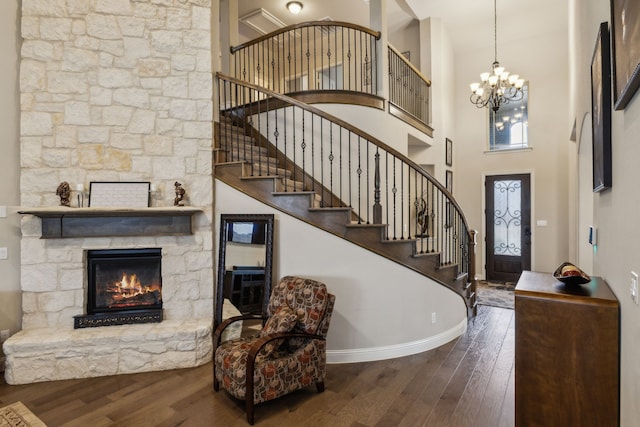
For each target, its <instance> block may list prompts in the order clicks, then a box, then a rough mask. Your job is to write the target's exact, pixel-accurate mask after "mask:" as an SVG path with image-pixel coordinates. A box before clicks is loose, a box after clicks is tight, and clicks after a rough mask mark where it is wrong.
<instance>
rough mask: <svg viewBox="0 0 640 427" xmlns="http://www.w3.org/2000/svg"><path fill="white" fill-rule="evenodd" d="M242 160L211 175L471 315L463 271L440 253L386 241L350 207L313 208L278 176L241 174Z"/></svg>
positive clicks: (309, 197) (379, 228) (310, 198)
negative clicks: (431, 284) (447, 296)
mask: <svg viewBox="0 0 640 427" xmlns="http://www.w3.org/2000/svg"><path fill="white" fill-rule="evenodd" d="M244 166H245V162H229V163H220V164H216V165H215V170H214V173H215V177H216V178H217V179H220V180H221V181H222V182H224V183H226V184H227V185H229V186H230V187H232V188H234V189H236V190H237V191H240V192H242V193H244V194H247V195H248V196H250V197H252V198H254V199H256V200H259V201H261V202H262V203H264V204H266V205H269V206H271V207H273V208H275V209H278V210H280V211H282V212H284V213H286V214H288V215H291V216H293V217H295V218H297V219H299V220H300V221H303V222H305V223H308V224H310V225H313V226H315V227H317V228H320V229H322V230H324V231H326V232H329V233H331V234H333V235H335V236H338V237H340V238H343V239H345V240H347V241H349V242H351V243H353V244H355V245H357V246H360V247H362V248H364V249H367V250H369V251H371V252H374V253H376V254H378V255H380V256H382V257H385V258H387V259H389V260H391V261H394V262H396V263H398V264H400V265H403V266H405V267H407V268H409V269H412V270H413V271H415V272H417V273H419V274H422V275H423V276H425V277H428V278H429V279H431V280H434V281H436V282H438V283H440V284H441V285H443V286H446V287H447V288H449V289H451V290H452V291H454V292H455V293H456V294H458V295H459V296H460V297H461V298H462V299H463V301H464V303H465V306H466V307H467V312H468V313H467V314H468V316H469V317H471V316H472V315H473V310H474V307H475V294H472V293H471V292H470V290H469V289H470V288H471V286H468V285H470V283H469V281H468V277H467V275H466V274H461V275H458V271H457V266H455V265H451V266H447V265H445V266H442V265H440V254H438V253H428V254H420V253H418V252H417V251H416V240H415V239H404V240H387V239H386V238H385V237H386V236H385V234H384V229H385V228H386V225H384V224H357V223H352V222H351V220H350V218H351V217H352V209H351V208H317V207H315V206H314V199H315V197H316V194H315V193H314V192H312V191H296V192H281V191H277V184H276V183H277V181H278V180H279V179H281V177H279V176H262V177H245V176H243V171H245V170H246V169H245V168H244Z"/></svg>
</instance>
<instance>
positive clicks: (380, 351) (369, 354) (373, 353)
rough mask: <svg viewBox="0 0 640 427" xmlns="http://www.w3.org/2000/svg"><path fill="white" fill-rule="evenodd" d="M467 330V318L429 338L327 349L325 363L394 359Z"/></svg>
mask: <svg viewBox="0 0 640 427" xmlns="http://www.w3.org/2000/svg"><path fill="white" fill-rule="evenodd" d="M466 331H467V319H466V318H464V319H463V320H462V321H461V322H460V323H458V324H457V325H456V326H454V327H453V328H451V329H448V330H446V331H444V332H441V333H439V334H437V335H434V336H432V337H429V338H425V339H422V340H418V341H411V342H408V343H403V344H394V345H388V346H382V347H371V348H358V349H352V350H327V363H331V364H334V363H335V364H337V363H357V362H372V361H375V360H385V359H394V358H396V357H404V356H410V355H412V354H417V353H422V352H424V351H428V350H432V349H434V348H436V347H439V346H441V345H443V344H446V343H448V342H449V341H451V340H453V339H455V338H457V337H459V336H460V335H462V334H464V333H465V332H466Z"/></svg>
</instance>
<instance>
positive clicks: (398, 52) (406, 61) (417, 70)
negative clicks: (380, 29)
mask: <svg viewBox="0 0 640 427" xmlns="http://www.w3.org/2000/svg"><path fill="white" fill-rule="evenodd" d="M389 50H392V51H393V52H394V53H395V54H396V55H398V56H399V57H400V59H401V60H402V61H403V62H404V63H405V64H407V66H408V67H409V68H411V70H412V71H413V72H414V73H416V74H417V75H418V77H420V78H421V79H422V80H424V82H425V83H426V84H427V86H429V87H431V80H430V79H429V78H428V77H427V76H425V75H424V74H422V72H421V71H420V70H419V69H417V68H416V67H415V66H414V65H413V64H412V63H411V62H410V61H409V60H408V59H407V58H405V57H404V55H403V54H402V52H400V51H399V50H398V49H396V48H395V47H393V46H392V45H391V44H389Z"/></svg>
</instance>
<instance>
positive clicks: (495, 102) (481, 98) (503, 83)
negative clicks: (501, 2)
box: [470, 0, 524, 112]
mask: <svg viewBox="0 0 640 427" xmlns="http://www.w3.org/2000/svg"><path fill="white" fill-rule="evenodd" d="M493 25H494V27H493V28H494V31H493V44H494V60H493V67H492V69H491V71H490V72H488V73H482V74H480V83H471V85H470V87H471V97H470V100H471V103H473V104H475V106H476V107H478V108H484V107H488V106H489V105H491V108H492V109H493V111H494V112H495V111H498V110H499V109H500V106H501V105H502V104H508V103H509V102H511V101H519V100H521V99H522V97H523V91H522V86H524V79H521V78H520V76H519V75H517V74H509V72H508V71H506V70H505V69H504V67H501V66H500V63H499V62H498V35H497V34H498V13H497V8H496V0H493Z"/></svg>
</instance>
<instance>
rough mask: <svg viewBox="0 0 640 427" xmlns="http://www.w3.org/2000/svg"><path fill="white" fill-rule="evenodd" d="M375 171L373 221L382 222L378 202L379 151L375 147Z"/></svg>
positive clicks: (380, 207) (375, 222) (380, 206)
mask: <svg viewBox="0 0 640 427" xmlns="http://www.w3.org/2000/svg"><path fill="white" fill-rule="evenodd" d="M375 159H376V160H375V172H374V178H373V185H374V190H373V223H374V224H382V205H381V204H380V153H379V152H378V150H377V149H376V155H375Z"/></svg>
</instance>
